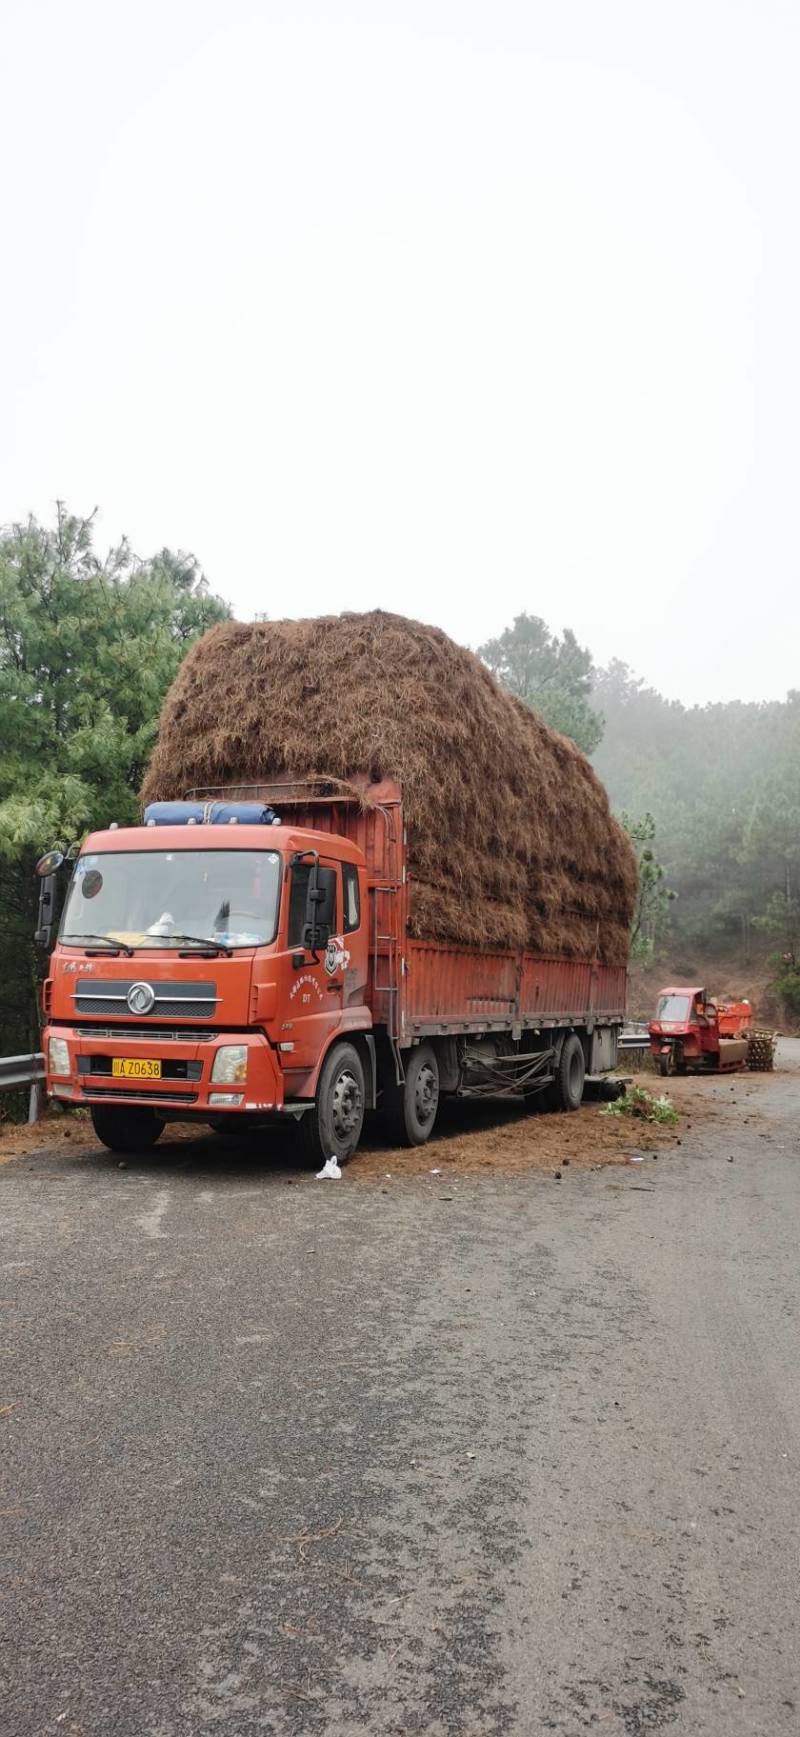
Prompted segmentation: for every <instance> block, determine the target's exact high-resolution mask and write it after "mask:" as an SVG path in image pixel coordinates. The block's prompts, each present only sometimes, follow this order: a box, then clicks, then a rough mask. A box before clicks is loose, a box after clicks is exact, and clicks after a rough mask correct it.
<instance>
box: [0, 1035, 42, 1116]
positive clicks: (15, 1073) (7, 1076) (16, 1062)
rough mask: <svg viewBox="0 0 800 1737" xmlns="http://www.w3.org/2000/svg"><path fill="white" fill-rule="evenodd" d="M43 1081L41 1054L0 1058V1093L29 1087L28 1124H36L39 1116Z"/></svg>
mask: <svg viewBox="0 0 800 1737" xmlns="http://www.w3.org/2000/svg"><path fill="white" fill-rule="evenodd" d="M43 1079H44V1056H43V1055H42V1054H41V1052H37V1053H36V1054H34V1055H7V1056H0V1092H4V1091H11V1090H12V1089H13V1088H14V1087H15V1086H16V1087H19V1086H29V1087H30V1096H29V1099H28V1121H29V1122H38V1120H39V1117H40V1115H41V1111H42V1081H43Z"/></svg>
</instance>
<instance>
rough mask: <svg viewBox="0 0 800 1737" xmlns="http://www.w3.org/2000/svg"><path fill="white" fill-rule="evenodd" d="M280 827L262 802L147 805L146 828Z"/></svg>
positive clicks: (151, 803) (160, 803)
mask: <svg viewBox="0 0 800 1737" xmlns="http://www.w3.org/2000/svg"><path fill="white" fill-rule="evenodd" d="M190 821H192V822H193V823H194V824H195V825H196V826H230V824H231V821H238V823H239V825H240V826H280V817H279V815H277V814H276V813H275V810H274V808H270V807H269V805H268V804H267V803H264V802H149V803H148V805H147V807H146V809H145V811H144V824H145V826H188V825H189V822H190Z"/></svg>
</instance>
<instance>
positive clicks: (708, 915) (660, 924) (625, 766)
mask: <svg viewBox="0 0 800 1737" xmlns="http://www.w3.org/2000/svg"><path fill="white" fill-rule="evenodd" d="M481 656H482V657H484V659H485V661H486V662H487V663H488V664H489V665H490V667H492V668H493V669H495V670H496V671H497V674H498V675H499V676H500V679H501V680H503V681H506V682H507V683H508V685H509V686H510V687H513V689H514V691H515V692H517V693H519V694H520V695H521V697H522V698H523V699H526V700H527V701H528V703H529V704H530V705H533V706H535V707H536V708H537V709H538V710H540V711H541V712H542V713H543V714H544V716H545V717H546V718H547V719H548V721H549V722H551V723H553V724H554V725H555V726H556V727H557V728H559V729H562V730H564V731H565V733H567V734H569V735H573V736H574V737H575V739H576V740H578V741H579V742H580V743H581V745H582V746H583V747H584V748H586V750H587V751H589V752H591V754H592V761H593V764H594V765H595V767H596V769H597V771H598V772H599V773H600V776H601V778H602V779H603V781H604V783H605V784H606V786H607V789H608V791H609V794H610V797H611V802H612V806H613V807H614V809H615V810H616V812H617V813H618V814H620V815H623V816H624V817H625V818H626V820H627V822H628V824H629V826H630V827H631V830H632V831H633V832H634V836H635V837H638V839H639V847H640V848H639V854H640V858H642V859H643V867H644V872H645V874H647V873H648V872H651V871H650V869H649V865H650V864H652V863H655V865H656V873H657V869H658V867H659V866H660V867H661V868H662V869H663V876H661V877H659V878H658V879H657V881H656V883H655V893H656V896H655V898H654V900H653V902H652V904H651V908H650V910H649V912H648V913H647V916H646V921H645V925H644V929H645V933H646V934H647V936H648V938H649V940H650V941H651V942H652V943H654V944H655V952H656V957H658V956H659V954H661V955H662V956H664V957H668V958H674V959H678V958H687V959H694V960H696V961H697V968H698V969H699V968H702V967H703V966H704V964H705V961H707V960H710V959H711V960H714V961H721V960H724V959H726V958H730V959H731V960H733V961H736V963H737V964H742V965H745V964H748V963H749V962H751V961H758V962H759V963H761V964H762V965H763V967H764V970H763V972H762V975H764V974H767V973H768V974H770V975H771V976H772V979H773V982H774V1005H775V1008H776V1010H782V1011H783V1012H784V1014H785V1015H786V1016H787V1017H791V1018H797V1017H798V1016H800V973H798V972H797V970H796V969H795V968H794V963H793V961H794V957H795V956H797V957H798V959H800V692H797V691H795V692H792V693H790V694H789V695H788V696H787V698H786V699H785V700H769V701H765V702H763V703H762V704H745V703H743V702H742V701H739V700H732V701H730V702H728V703H727V704H718V705H708V706H684V705H682V704H681V703H680V702H679V701H677V700H669V699H665V698H664V696H663V695H662V694H659V693H657V692H656V691H655V690H654V689H653V688H648V687H646V686H645V684H644V682H642V681H641V680H639V679H638V678H637V677H636V675H635V674H634V673H633V672H632V671H631V670H630V669H628V668H627V666H626V665H625V664H624V663H622V662H620V661H618V660H614V661H613V662H612V663H611V664H610V665H609V666H608V668H606V669H598V668H597V667H595V665H594V663H593V660H592V656H591V652H590V651H589V650H587V649H586V648H584V647H581V646H580V645H578V643H577V641H576V639H575V637H574V635H573V634H572V633H571V632H570V631H569V630H566V631H565V632H564V634H563V635H562V636H561V637H560V638H559V637H558V636H557V635H554V634H553V633H551V632H550V630H549V629H548V628H547V626H546V624H545V623H544V622H543V621H541V620H540V619H538V618H537V617H531V616H519V617H518V618H517V620H516V621H515V622H514V623H513V625H512V626H511V627H509V628H507V629H506V631H505V633H504V634H502V635H501V636H500V637H499V638H498V639H495V640H492V641H488V642H487V643H486V644H485V645H484V646H482V647H481ZM648 815H649V816H652V820H653V826H652V828H649V827H648V826H647V816H648ZM650 834H651V835H652V836H649V835H650ZM667 889H668V890H669V892H670V893H672V894H674V895H675V896H674V897H670V898H668V897H666V896H664V895H665V893H666V891H667ZM650 950H651V951H652V950H653V949H652V947H651V949H650Z"/></svg>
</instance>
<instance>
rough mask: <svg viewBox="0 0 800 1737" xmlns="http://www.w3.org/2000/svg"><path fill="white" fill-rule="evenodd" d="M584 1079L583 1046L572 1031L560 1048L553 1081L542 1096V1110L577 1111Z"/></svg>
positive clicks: (580, 1102)
mask: <svg viewBox="0 0 800 1737" xmlns="http://www.w3.org/2000/svg"><path fill="white" fill-rule="evenodd" d="M585 1078H586V1063H585V1061H584V1058H583V1044H582V1043H581V1040H580V1038H579V1037H577V1036H576V1034H575V1032H574V1031H571V1032H570V1033H569V1034H568V1036H567V1037H565V1039H564V1042H563V1044H562V1046H561V1054H560V1056H559V1058H558V1061H557V1063H556V1070H555V1079H554V1080H553V1084H552V1085H551V1086H548V1087H547V1091H546V1094H543V1096H542V1108H543V1109H544V1110H578V1109H580V1106H581V1104H582V1102H583V1083H584V1080H585Z"/></svg>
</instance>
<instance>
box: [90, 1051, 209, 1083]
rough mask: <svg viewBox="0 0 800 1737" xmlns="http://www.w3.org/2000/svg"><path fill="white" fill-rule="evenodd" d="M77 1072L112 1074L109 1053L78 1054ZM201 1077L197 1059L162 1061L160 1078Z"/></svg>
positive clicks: (201, 1068) (197, 1078)
mask: <svg viewBox="0 0 800 1737" xmlns="http://www.w3.org/2000/svg"><path fill="white" fill-rule="evenodd" d="M78 1073H79V1074H95V1075H99V1076H100V1077H101V1078H102V1077H103V1075H104V1074H108V1075H109V1076H112V1073H113V1070H112V1066H111V1056H110V1055H79V1056H78ZM202 1077H203V1064H202V1062H199V1061H169V1060H167V1061H162V1063H161V1078H162V1080H200V1079H202Z"/></svg>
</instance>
